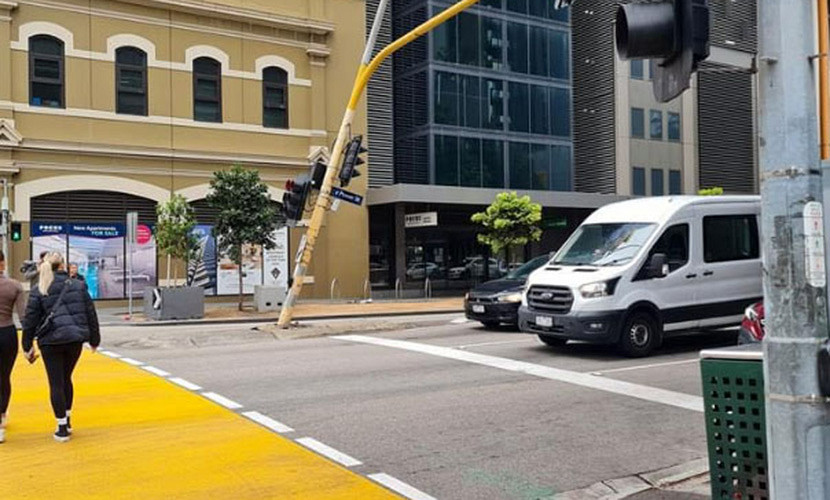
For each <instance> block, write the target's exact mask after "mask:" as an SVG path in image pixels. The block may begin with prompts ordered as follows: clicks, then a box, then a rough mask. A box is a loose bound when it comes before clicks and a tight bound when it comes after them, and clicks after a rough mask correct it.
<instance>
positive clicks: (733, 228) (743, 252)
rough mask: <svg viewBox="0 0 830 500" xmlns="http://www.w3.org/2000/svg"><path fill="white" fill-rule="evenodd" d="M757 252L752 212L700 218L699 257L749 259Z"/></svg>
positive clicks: (756, 221) (756, 230)
mask: <svg viewBox="0 0 830 500" xmlns="http://www.w3.org/2000/svg"><path fill="white" fill-rule="evenodd" d="M760 255H761V253H760V249H759V242H758V219H757V218H756V216H755V215H717V216H709V217H704V218H703V260H704V262H707V263H713V262H730V261H735V260H752V259H757V258H759V257H760Z"/></svg>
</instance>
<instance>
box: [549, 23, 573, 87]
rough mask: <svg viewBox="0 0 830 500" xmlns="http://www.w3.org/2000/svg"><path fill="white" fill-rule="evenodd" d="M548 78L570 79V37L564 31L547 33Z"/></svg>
mask: <svg viewBox="0 0 830 500" xmlns="http://www.w3.org/2000/svg"><path fill="white" fill-rule="evenodd" d="M548 35H549V36H550V76H551V77H553V78H561V79H563V80H567V79H569V78H570V77H571V47H570V36H569V35H568V33H567V32H566V31H558V30H556V31H549V32H548Z"/></svg>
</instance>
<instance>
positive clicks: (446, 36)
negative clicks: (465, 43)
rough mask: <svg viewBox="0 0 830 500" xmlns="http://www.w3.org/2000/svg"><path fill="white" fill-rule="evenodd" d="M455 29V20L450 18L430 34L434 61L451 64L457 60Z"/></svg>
mask: <svg viewBox="0 0 830 500" xmlns="http://www.w3.org/2000/svg"><path fill="white" fill-rule="evenodd" d="M436 13H437V12H436ZM456 27H457V22H456V18H452V19H450V20H448V21H447V22H445V23H444V24H442V25H440V26H438V27H437V28H435V30H434V31H433V32H432V54H433V57H434V58H435V60H437V61H444V62H452V63H454V62H456V61H457V60H458V47H457V45H456V40H457V34H456Z"/></svg>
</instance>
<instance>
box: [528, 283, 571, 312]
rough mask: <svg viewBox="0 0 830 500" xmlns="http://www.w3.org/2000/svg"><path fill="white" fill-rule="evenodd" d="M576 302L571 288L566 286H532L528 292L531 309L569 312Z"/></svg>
mask: <svg viewBox="0 0 830 500" xmlns="http://www.w3.org/2000/svg"><path fill="white" fill-rule="evenodd" d="M573 303H574V296H573V294H572V293H571V290H570V288H567V287H564V286H532V287H530V291H529V292H527V304H528V306H530V308H531V309H535V310H537V311H545V312H549V313H553V314H568V313H569V312H570V311H571V306H572V305H573Z"/></svg>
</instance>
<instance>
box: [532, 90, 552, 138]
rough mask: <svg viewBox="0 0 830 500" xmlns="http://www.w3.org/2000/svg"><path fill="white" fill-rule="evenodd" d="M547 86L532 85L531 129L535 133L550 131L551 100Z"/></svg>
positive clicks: (547, 132)
mask: <svg viewBox="0 0 830 500" xmlns="http://www.w3.org/2000/svg"><path fill="white" fill-rule="evenodd" d="M548 98H549V93H548V89H547V87H540V86H539V85H531V87H530V131H531V132H532V133H534V134H545V135H547V134H549V133H550V115H549V113H550V102H549V101H548Z"/></svg>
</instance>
